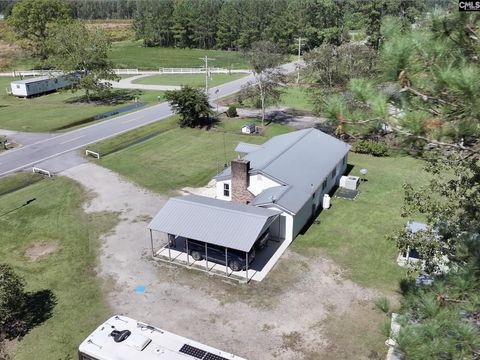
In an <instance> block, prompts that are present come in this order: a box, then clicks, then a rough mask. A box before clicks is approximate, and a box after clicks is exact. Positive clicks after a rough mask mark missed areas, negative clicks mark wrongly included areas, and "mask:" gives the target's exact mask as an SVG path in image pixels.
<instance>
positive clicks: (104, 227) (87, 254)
mask: <svg viewBox="0 0 480 360" xmlns="http://www.w3.org/2000/svg"><path fill="white" fill-rule="evenodd" d="M6 179H8V178H6ZM6 179H5V178H2V179H1V180H0V184H1V183H3V182H4V181H6ZM0 187H1V186H0ZM29 199H36V200H34V201H33V202H31V203H30V204H29V205H26V206H23V207H21V205H22V204H25V202H26V201H27V200H29ZM86 199H87V195H86V194H85V193H84V191H83V190H82V189H81V188H80V186H79V185H78V184H76V183H75V182H73V181H70V180H67V179H65V178H55V179H45V180H42V181H40V182H38V183H36V184H34V185H30V186H28V187H25V188H23V189H21V190H18V191H16V192H12V193H9V194H6V195H3V196H1V197H0V228H1V229H2V246H1V247H0V258H1V259H2V263H7V264H9V265H11V266H13V268H14V270H15V271H16V272H17V273H18V274H19V275H21V276H22V277H23V278H24V279H25V281H26V286H27V289H26V290H27V291H29V292H31V295H36V296H37V301H41V303H40V304H37V305H38V309H37V312H36V313H35V314H33V313H32V314H31V315H35V316H37V317H39V318H41V317H42V316H44V315H45V313H43V312H42V311H41V309H42V307H45V306H46V305H45V304H48V303H52V302H53V303H54V307H53V311H52V314H51V317H50V318H48V316H46V317H47V318H48V319H47V320H46V321H45V322H43V323H41V324H39V326H37V327H34V328H33V329H32V330H31V331H30V332H29V333H28V334H27V335H26V336H25V337H24V338H23V339H22V340H21V341H19V342H18V343H14V344H10V348H11V349H12V351H13V352H14V357H13V358H15V359H17V360H23V359H45V360H46V359H67V358H69V359H73V358H75V356H76V348H77V347H78V344H79V343H80V342H81V341H82V340H83V339H84V338H85V337H86V336H87V335H88V332H89V331H91V329H94V328H95V327H96V326H97V325H98V319H99V318H104V317H106V316H107V315H108V313H109V311H108V309H107V306H106V305H105V303H104V301H103V296H102V292H101V289H102V287H101V282H100V280H99V279H98V278H97V277H96V273H95V270H94V269H95V266H96V263H97V254H98V248H99V243H98V238H99V236H100V235H101V234H103V233H105V232H106V231H109V230H110V229H112V227H113V226H114V224H115V223H116V221H117V219H116V218H117V217H116V215H115V214H114V213H98V214H95V216H92V215H87V214H85V213H84V211H83V209H82V203H83V202H84V201H85V200H86ZM44 251H48V252H50V254H49V255H45V252H44ZM42 253H43V254H44V255H43V256H42ZM47 300H48V301H47ZM67 355H68V357H67Z"/></svg>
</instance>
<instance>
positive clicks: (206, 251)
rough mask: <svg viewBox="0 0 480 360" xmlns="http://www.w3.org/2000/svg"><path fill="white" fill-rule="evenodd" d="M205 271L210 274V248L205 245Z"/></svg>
mask: <svg viewBox="0 0 480 360" xmlns="http://www.w3.org/2000/svg"><path fill="white" fill-rule="evenodd" d="M205 271H206V272H207V273H208V247H207V243H205Z"/></svg>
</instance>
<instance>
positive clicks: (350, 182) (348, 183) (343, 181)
mask: <svg viewBox="0 0 480 360" xmlns="http://www.w3.org/2000/svg"><path fill="white" fill-rule="evenodd" d="M359 182H360V178H359V177H358V176H342V177H341V178H340V184H339V185H340V187H342V188H345V189H349V190H357V187H358V183H359Z"/></svg>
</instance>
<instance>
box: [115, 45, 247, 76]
mask: <svg viewBox="0 0 480 360" xmlns="http://www.w3.org/2000/svg"><path fill="white" fill-rule="evenodd" d="M205 55H207V56H208V57H209V58H214V59H215V60H212V61H211V62H209V66H211V67H220V68H226V69H248V68H249V66H248V64H247V62H246V61H245V59H244V58H243V57H242V56H241V54H240V53H238V52H236V51H222V50H200V49H177V48H160V47H155V48H147V47H144V46H143V45H142V41H141V40H138V41H121V42H116V43H114V44H113V47H112V50H111V51H110V53H109V57H110V59H111V60H112V61H113V63H114V67H116V68H127V69H128V68H139V69H144V70H146V69H151V70H157V69H158V68H161V67H167V68H171V67H176V68H178V67H195V68H198V67H204V66H205V64H204V62H203V60H201V59H200V58H201V57H204V56H205Z"/></svg>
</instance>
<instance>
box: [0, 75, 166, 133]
mask: <svg viewBox="0 0 480 360" xmlns="http://www.w3.org/2000/svg"><path fill="white" fill-rule="evenodd" d="M13 80H14V79H13V78H7V77H0V89H5V88H8V87H10V82H11V81H13ZM114 93H115V94H126V93H125V91H121V90H114ZM83 95H84V92H83V91H77V92H76V93H72V92H71V91H69V90H65V91H60V92H54V93H51V94H47V95H43V96H38V97H34V98H29V99H21V98H17V97H15V96H11V95H7V94H6V92H2V95H0V129H7V130H14V131H29V132H46V131H56V130H63V129H71V128H73V127H75V126H78V125H90V124H92V123H94V121H100V120H89V119H91V118H93V117H95V116H98V115H101V114H103V113H106V112H110V111H113V110H116V109H119V108H121V107H124V106H127V105H128V104H129V102H128V101H125V102H122V103H119V104H117V105H96V104H94V103H93V102H92V103H91V104H86V103H69V102H72V101H73V100H75V99H76V98H78V97H80V96H83ZM128 95H129V97H137V98H138V100H139V101H140V102H144V103H146V104H147V105H148V104H154V103H158V99H157V96H160V97H162V96H163V92H161V91H141V90H136V91H132V92H130V93H128ZM105 119H106V118H104V119H101V120H105Z"/></svg>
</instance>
